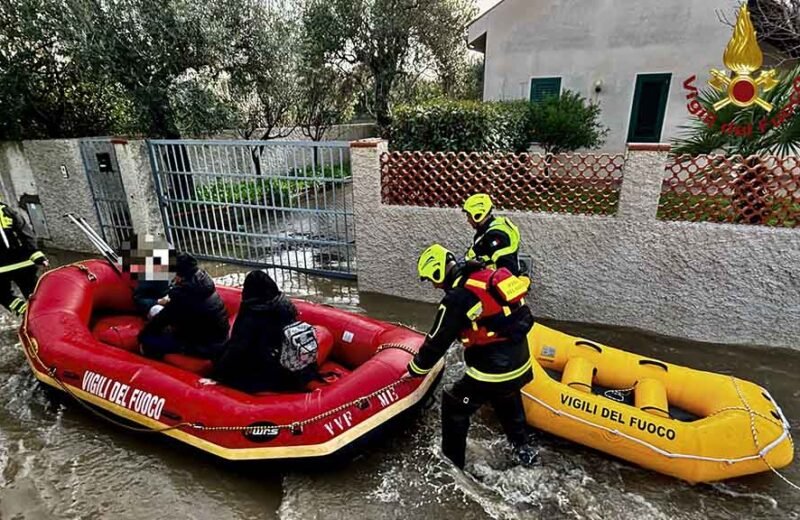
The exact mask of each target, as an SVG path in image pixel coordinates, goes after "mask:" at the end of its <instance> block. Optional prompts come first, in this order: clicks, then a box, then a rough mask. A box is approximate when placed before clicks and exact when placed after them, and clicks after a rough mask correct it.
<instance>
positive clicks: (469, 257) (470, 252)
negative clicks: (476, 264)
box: [464, 247, 475, 260]
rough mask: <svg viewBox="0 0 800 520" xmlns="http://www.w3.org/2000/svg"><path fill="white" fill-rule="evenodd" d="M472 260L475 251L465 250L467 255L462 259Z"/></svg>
mask: <svg viewBox="0 0 800 520" xmlns="http://www.w3.org/2000/svg"><path fill="white" fill-rule="evenodd" d="M473 258H475V250H474V249H472V248H471V247H470V248H469V249H468V250H467V254H465V255H464V259H466V260H472V259H473Z"/></svg>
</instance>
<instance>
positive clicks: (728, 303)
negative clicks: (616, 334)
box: [351, 140, 800, 349]
mask: <svg viewBox="0 0 800 520" xmlns="http://www.w3.org/2000/svg"><path fill="white" fill-rule="evenodd" d="M386 150H387V143H386V142H385V141H376V140H372V141H361V142H357V143H353V144H352V145H351V161H352V162H351V164H352V167H353V186H354V191H355V206H354V210H355V219H356V235H357V236H358V247H357V254H358V262H357V265H358V288H359V291H360V292H376V293H381V294H390V295H393V296H399V297H403V298H408V299H411V300H417V301H431V302H432V301H436V300H438V299H439V298H441V297H442V293H441V291H436V290H434V289H433V288H432V287H431V285H430V284H426V283H422V282H420V281H419V278H418V277H417V271H416V265H417V258H418V255H419V253H420V252H421V251H422V250H423V249H424V248H425V247H427V246H429V245H430V244H432V243H434V242H438V243H441V244H443V245H444V246H446V247H448V248H450V249H451V250H453V251H457V252H459V253H460V252H463V251H466V249H467V247H468V246H469V244H470V241H471V238H472V229H471V228H470V227H469V226H468V225H467V222H466V220H465V219H464V215H463V213H462V212H461V211H460V210H459V209H458V208H423V207H414V206H391V205H387V204H383V203H382V202H381V171H380V168H381V163H380V155H381V154H382V153H383V152H385V151H386ZM667 160H668V156H667V152H666V151H640V150H633V149H631V150H629V151H628V153H627V156H626V162H625V168H624V174H623V180H622V191H621V194H620V202H619V211H618V214H617V215H616V216H590V215H570V214H557V213H534V212H527V211H519V212H501V214H506V215H508V216H510V217H511V218H512V220H513V221H514V223H515V224H516V225H517V226H518V227H519V229H520V233H521V235H522V245H521V251H522V252H523V253H527V254H529V255H530V256H531V278H532V281H533V289H532V292H531V297H530V298H529V299H528V301H529V303H530V304H531V306H532V310H533V312H534V314H535V315H536V316H538V317H544V318H552V319H557V320H563V321H576V322H584V323H603V324H608V325H621V326H626V327H636V328H641V329H646V330H650V331H654V332H657V333H661V334H667V335H670V336H679V337H684V338H689V339H694V340H698V341H711V342H717V343H729V344H750V345H753V344H755V345H768V346H779V347H789V348H795V349H800V339H798V338H800V320H798V319H797V317H798V316H799V315H800V284H799V283H798V274H797V271H798V270H797V266H798V265H800V229H787V228H770V227H765V226H748V225H734V224H715V223H694V222H668V221H660V220H656V211H657V208H658V200H659V196H660V194H661V181H662V179H663V175H664V173H663V172H664V167H665V165H666V163H667Z"/></svg>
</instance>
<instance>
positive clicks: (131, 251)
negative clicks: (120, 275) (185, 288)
mask: <svg viewBox="0 0 800 520" xmlns="http://www.w3.org/2000/svg"><path fill="white" fill-rule="evenodd" d="M173 253H174V252H173V251H171V250H170V247H169V244H167V243H166V242H165V241H163V240H157V239H155V238H154V237H153V236H152V235H144V236H140V237H139V238H138V240H136V242H135V243H133V244H132V243H130V242H125V243H123V244H122V268H123V271H125V272H129V273H131V278H133V279H134V280H148V281H154V280H159V281H169V280H171V279H172V276H173V273H174V271H175V255H174V254H173Z"/></svg>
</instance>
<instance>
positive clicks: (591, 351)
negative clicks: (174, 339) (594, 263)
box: [522, 324, 794, 482]
mask: <svg viewBox="0 0 800 520" xmlns="http://www.w3.org/2000/svg"><path fill="white" fill-rule="evenodd" d="M528 340H529V344H530V349H531V356H532V357H533V358H534V359H535V360H536V363H533V375H534V377H533V380H532V381H531V382H530V383H529V384H527V385H526V386H525V387H524V388H523V389H522V396H523V402H524V405H525V415H526V416H527V420H528V422H529V423H530V424H531V425H533V426H534V427H536V428H539V429H541V430H545V431H548V432H550V433H552V434H554V435H558V436H559V437H564V438H566V439H570V440H572V441H574V442H578V443H580V444H584V445H586V446H589V447H592V448H595V449H598V450H601V451H604V452H606V453H609V454H611V455H615V456H617V457H620V458H622V459H625V460H627V461H630V462H633V463H635V464H638V465H640V466H643V467H645V468H648V469H652V470H655V471H659V472H661V473H665V474H667V475H672V476H675V477H678V478H681V479H684V480H687V481H689V482H709V481H715V480H722V479H727V478H731V477H737V476H741V475H748V474H751V473H758V472H761V471H767V470H769V469H770V467H772V468H781V467H784V466H787V465H788V464H789V463H790V462H791V461H792V457H793V455H794V447H793V446H792V439H791V436H790V434H789V423H788V421H787V420H786V418H785V417H784V416H783V412H782V411H781V409H780V407H778V404H777V403H776V402H775V401H774V400H773V399H772V397H771V396H770V395H769V392H767V391H766V390H765V389H763V388H761V387H760V386H758V385H756V384H754V383H750V382H748V381H743V380H741V379H737V378H735V377H733V376H726V375H721V374H712V373H709V372H701V371H699V370H693V369H691V368H685V367H681V366H676V365H670V364H669V363H664V362H662V361H658V360H655V359H648V358H644V357H641V356H638V355H635V354H631V353H628V352H624V351H622V350H618V349H614V348H611V347H607V346H605V345H601V344H598V343H595V342H593V341H588V340H586V339H583V338H577V337H573V336H569V335H567V334H564V333H562V332H559V331H557V330H553V329H550V328H548V327H545V326H543V325H539V324H536V325H535V326H534V328H533V329H532V330H531V332H530V334H529V336H528Z"/></svg>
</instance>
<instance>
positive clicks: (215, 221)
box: [149, 140, 355, 278]
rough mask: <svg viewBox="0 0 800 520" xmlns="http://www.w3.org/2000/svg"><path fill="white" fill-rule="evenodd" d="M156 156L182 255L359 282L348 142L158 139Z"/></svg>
mask: <svg viewBox="0 0 800 520" xmlns="http://www.w3.org/2000/svg"><path fill="white" fill-rule="evenodd" d="M149 148H150V160H151V162H152V168H153V174H154V177H155V185H156V190H157V192H158V197H159V200H160V203H161V208H162V216H163V218H164V226H165V228H166V231H167V236H168V238H169V240H170V241H171V243H172V244H173V245H174V246H175V247H176V248H177V249H178V250H182V251H187V252H190V253H192V254H194V255H195V256H198V257H200V258H205V259H211V260H224V261H226V262H233V263H240V264H247V265H256V266H265V267H280V268H287V269H293V270H297V271H302V272H308V273H312V274H321V275H324V276H329V277H336V278H355V225H354V219H353V185H352V176H351V174H350V147H349V143H347V142H339V141H322V142H311V141H298V142H294V141H292V142H289V141H204V140H175V141H173V140H152V141H150V142H149Z"/></svg>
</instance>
